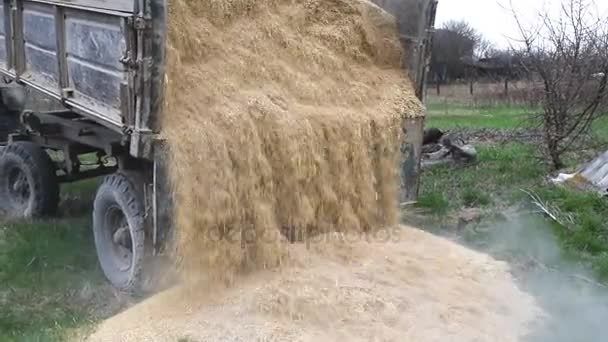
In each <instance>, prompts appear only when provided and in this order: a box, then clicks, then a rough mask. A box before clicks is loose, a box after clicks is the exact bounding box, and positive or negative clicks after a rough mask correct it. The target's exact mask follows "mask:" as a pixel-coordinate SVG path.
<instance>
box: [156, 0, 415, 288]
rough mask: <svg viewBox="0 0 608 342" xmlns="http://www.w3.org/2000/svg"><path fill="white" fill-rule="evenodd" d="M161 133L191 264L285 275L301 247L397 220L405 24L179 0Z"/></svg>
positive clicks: (341, 9) (179, 240)
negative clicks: (317, 237)
mask: <svg viewBox="0 0 608 342" xmlns="http://www.w3.org/2000/svg"><path fill="white" fill-rule="evenodd" d="M168 58H169V65H168V73H167V93H166V105H165V111H164V117H163V134H164V136H165V138H166V139H167V140H168V142H169V145H170V172H171V182H172V186H173V189H174V191H175V201H176V203H175V209H176V213H175V214H176V215H175V225H176V229H177V235H176V253H177V255H178V256H179V260H180V266H181V267H182V268H183V269H184V270H188V271H189V272H187V273H188V274H192V273H193V272H190V271H192V270H203V271H204V273H205V274H206V275H209V276H212V277H222V278H223V277H226V278H224V280H230V277H231V276H232V275H234V274H236V273H237V272H238V271H239V270H241V269H242V267H243V265H244V264H245V263H249V264H250V265H255V266H258V267H271V266H274V265H277V264H280V262H281V260H282V258H283V257H284V256H285V251H286V243H285V239H284V238H283V237H282V236H281V231H282V230H283V229H288V230H291V231H292V233H293V235H294V236H299V237H303V238H306V237H307V236H310V235H314V234H318V233H323V232H328V231H355V232H366V231H370V230H373V229H374V228H375V227H381V226H386V225H391V224H394V223H395V222H396V221H397V216H398V212H397V197H398V191H399V174H398V166H397V164H398V161H399V154H400V153H399V148H400V142H401V139H402V138H403V137H402V129H401V127H402V120H403V119H404V118H405V117H406V116H415V115H420V114H421V112H422V111H421V106H420V104H419V102H418V101H417V99H416V98H415V96H414V95H413V91H412V89H411V84H410V82H409V81H408V80H407V78H406V76H405V72H404V71H403V70H401V69H400V65H401V58H402V53H401V48H400V44H399V41H398V38H397V33H396V28H395V23H394V20H393V18H392V17H390V16H388V15H387V14H386V13H384V12H383V11H382V10H381V9H379V8H378V7H376V6H375V5H372V4H370V3H369V2H367V1H360V0H331V1H329V0H297V1H292V0H206V1H200V0H174V1H172V2H170V19H169V50H168Z"/></svg>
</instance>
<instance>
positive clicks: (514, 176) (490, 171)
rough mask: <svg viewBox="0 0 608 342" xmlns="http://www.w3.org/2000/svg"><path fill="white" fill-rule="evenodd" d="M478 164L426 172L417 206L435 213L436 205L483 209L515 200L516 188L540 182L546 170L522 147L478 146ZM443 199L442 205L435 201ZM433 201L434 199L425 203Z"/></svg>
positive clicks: (451, 166)
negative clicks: (501, 201)
mask: <svg viewBox="0 0 608 342" xmlns="http://www.w3.org/2000/svg"><path fill="white" fill-rule="evenodd" d="M478 152H479V158H478V162H477V163H475V164H473V165H468V166H457V167H455V166H454V165H442V166H437V167H434V168H431V169H429V170H426V171H425V172H424V174H423V179H422V183H421V196H420V201H419V202H418V205H419V206H421V207H424V208H429V209H433V211H434V212H438V213H445V211H446V210H445V209H447V208H443V209H444V210H442V211H438V210H435V206H436V203H441V204H442V205H443V206H447V207H448V208H449V209H458V208H462V207H487V206H491V205H493V204H494V203H495V202H496V201H497V200H498V199H500V200H508V201H509V202H513V201H516V200H517V199H519V198H521V194H520V193H521V192H520V191H519V189H522V188H527V187H530V186H533V185H534V184H535V183H537V182H539V181H542V176H544V175H545V174H546V173H547V172H548V169H547V168H546V167H545V166H544V165H543V164H541V163H539V162H538V160H537V159H536V158H534V153H535V151H534V148H533V147H531V146H527V145H524V144H517V143H513V144H509V145H504V146H479V147H478ZM437 198H443V199H444V201H445V202H440V201H438V200H436V199H437ZM429 199H435V200H429Z"/></svg>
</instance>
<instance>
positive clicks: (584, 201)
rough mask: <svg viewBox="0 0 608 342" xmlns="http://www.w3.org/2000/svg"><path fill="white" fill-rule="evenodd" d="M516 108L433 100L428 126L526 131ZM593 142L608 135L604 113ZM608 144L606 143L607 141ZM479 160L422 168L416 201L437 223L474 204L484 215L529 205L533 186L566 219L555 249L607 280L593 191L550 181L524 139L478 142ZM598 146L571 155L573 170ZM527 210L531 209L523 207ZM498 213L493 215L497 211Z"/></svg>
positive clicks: (607, 237) (605, 203) (604, 212)
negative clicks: (428, 168) (418, 194)
mask: <svg viewBox="0 0 608 342" xmlns="http://www.w3.org/2000/svg"><path fill="white" fill-rule="evenodd" d="M531 110H532V109H530V108H526V107H524V106H519V105H496V106H479V107H476V106H472V105H471V104H470V103H469V104H466V103H462V102H452V103H450V102H448V101H446V99H437V98H433V97H431V98H430V100H429V105H428V118H427V126H432V127H439V128H442V129H448V130H449V129H454V128H465V127H466V128H469V129H470V128H479V129H493V130H505V129H507V130H508V129H526V128H530V125H529V123H528V122H526V113H529V112H530V111H531ZM593 134H594V135H595V136H596V137H595V139H596V140H597V141H601V140H603V141H606V140H607V139H608V116H605V117H603V118H602V119H600V120H599V121H598V122H596V124H595V125H594V127H593ZM607 146H608V145H607ZM477 148H478V150H479V160H478V162H477V163H476V164H474V165H469V166H458V167H454V166H440V167H436V168H433V169H430V170H428V171H425V173H424V175H423V178H422V184H421V196H420V199H419V202H418V206H419V207H421V208H424V209H425V210H426V211H427V213H429V214H430V216H431V217H432V219H430V220H429V225H437V222H441V221H442V219H444V218H449V217H450V216H451V215H452V216H453V215H454V214H455V213H457V212H458V211H459V210H462V209H463V208H471V207H474V208H480V209H481V210H482V211H483V213H484V214H485V215H486V217H487V219H489V220H492V219H495V218H496V217H500V213H502V212H504V211H505V210H507V209H509V208H513V207H519V208H526V207H529V202H530V198H529V195H528V194H526V193H525V192H524V191H522V190H526V191H532V192H533V193H534V194H538V196H540V198H541V199H542V200H543V201H544V203H546V204H547V205H548V206H549V207H550V208H552V209H553V210H554V212H555V213H556V215H559V216H561V217H564V218H567V220H564V221H568V224H567V225H565V226H560V225H552V226H553V228H554V233H555V234H556V236H557V237H558V238H559V241H560V243H561V246H562V247H563V249H564V252H566V253H567V254H568V255H569V256H570V257H571V258H573V259H575V260H578V261H580V262H584V263H586V264H587V265H589V266H590V267H591V268H592V269H593V270H594V271H596V275H597V276H598V278H599V279H600V280H602V281H608V223H607V221H606V220H605V218H606V217H608V200H607V199H605V198H602V197H600V196H599V195H597V194H595V193H586V192H579V191H574V190H569V189H566V188H560V187H556V186H553V185H550V184H548V181H547V177H548V175H549V174H550V172H551V170H550V168H549V167H548V166H547V165H546V164H545V163H543V162H542V160H540V159H539V154H538V150H539V146H538V145H532V144H530V143H529V142H525V141H512V142H510V143H506V144H504V143H503V144H488V145H480V146H477ZM600 152H601V150H596V151H585V153H582V152H581V153H578V152H577V153H572V154H570V155H569V156H568V157H567V161H568V164H569V167H571V168H574V167H575V166H576V165H578V164H580V163H581V162H586V161H588V158H590V156H593V155H596V154H598V153H600ZM528 209H530V208H528ZM497 214H499V215H497Z"/></svg>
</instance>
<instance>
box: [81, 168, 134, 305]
mask: <svg viewBox="0 0 608 342" xmlns="http://www.w3.org/2000/svg"><path fill="white" fill-rule="evenodd" d="M138 185H140V183H138V182H137V179H135V177H133V176H132V175H127V174H125V173H121V172H119V173H115V174H113V175H110V176H107V177H106V178H105V179H104V181H103V183H102V184H101V186H100V187H99V189H98V190H97V195H96V197H95V202H94V206H93V233H94V238H95V247H96V249H97V257H98V259H99V264H100V266H101V269H102V270H103V272H104V274H105V276H106V278H107V279H108V280H109V281H110V283H112V285H114V286H115V287H116V288H118V289H119V290H122V291H125V292H132V293H136V292H139V291H140V290H141V285H142V284H141V280H142V274H143V264H144V258H145V248H144V243H145V231H144V203H143V196H142V194H141V192H142V189H141V188H138Z"/></svg>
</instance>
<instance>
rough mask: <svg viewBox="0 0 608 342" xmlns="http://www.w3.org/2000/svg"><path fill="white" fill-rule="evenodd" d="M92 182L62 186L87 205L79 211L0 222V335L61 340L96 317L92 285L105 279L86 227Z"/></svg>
mask: <svg viewBox="0 0 608 342" xmlns="http://www.w3.org/2000/svg"><path fill="white" fill-rule="evenodd" d="M95 184H96V182H95V181H87V182H80V183H75V184H72V185H70V186H67V187H65V188H63V189H62V190H63V195H64V196H63V197H64V198H65V197H70V198H76V199H78V200H79V201H81V202H83V203H84V204H85V205H86V206H87V207H88V209H87V210H83V211H81V212H79V213H77V214H79V215H78V216H79V217H76V218H69V219H68V218H66V219H61V218H59V219H54V220H47V221H44V222H42V221H34V222H5V223H0V284H1V286H0V341H7V342H26V341H27V342H29V341H45V342H46V341H62V340H63V339H64V334H65V333H66V332H69V331H70V329H73V328H78V327H83V326H87V325H90V324H91V322H92V321H94V320H95V314H94V312H93V311H94V307H95V306H96V305H97V302H96V301H99V300H103V298H97V296H100V295H102V294H100V293H95V292H94V289H95V288H97V287H99V286H100V285H101V284H103V283H104V282H105V281H104V279H103V276H102V274H101V271H100V270H99V267H98V266H97V257H96V255H95V248H94V245H93V237H92V232H91V222H90V210H91V207H89V206H90V202H91V199H92V191H93V190H94V187H95ZM83 208H84V206H83Z"/></svg>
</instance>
